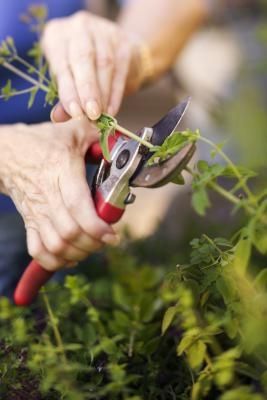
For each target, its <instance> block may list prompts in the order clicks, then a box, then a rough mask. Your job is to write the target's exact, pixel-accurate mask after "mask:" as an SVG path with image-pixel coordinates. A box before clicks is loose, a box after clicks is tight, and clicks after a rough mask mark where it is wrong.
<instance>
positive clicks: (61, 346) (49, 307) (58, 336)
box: [42, 291, 67, 363]
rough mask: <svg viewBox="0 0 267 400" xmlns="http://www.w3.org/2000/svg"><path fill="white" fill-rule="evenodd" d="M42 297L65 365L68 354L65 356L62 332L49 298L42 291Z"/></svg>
mask: <svg viewBox="0 0 267 400" xmlns="http://www.w3.org/2000/svg"><path fill="white" fill-rule="evenodd" d="M42 296H43V300H44V303H45V306H46V309H47V312H48V315H49V318H50V322H51V325H52V329H53V332H54V336H55V339H56V343H57V346H58V349H59V351H60V353H61V355H62V360H63V361H64V363H66V362H67V358H66V354H65V350H64V345H63V341H62V338H61V335H60V332H59V329H58V326H57V323H56V318H55V316H54V313H53V310H52V308H51V305H50V302H49V299H48V296H47V294H46V293H45V292H44V291H42Z"/></svg>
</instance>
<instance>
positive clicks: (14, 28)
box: [0, 0, 85, 213]
mask: <svg viewBox="0 0 267 400" xmlns="http://www.w3.org/2000/svg"><path fill="white" fill-rule="evenodd" d="M38 3H39V4H45V5H46V6H47V8H48V19H52V18H58V17H63V16H68V15H71V14H73V13H74V12H76V11H78V10H79V9H82V8H84V4H85V1H84V0H46V1H44V0H41V1H40V0H34V1H33V0H10V1H0V42H1V41H2V40H3V39H5V38H6V37H7V36H12V37H13V38H14V40H15V44H16V47H17V49H18V53H19V55H20V56H21V57H23V58H25V59H28V61H31V60H30V59H29V58H28V57H27V51H28V50H29V49H30V48H31V47H32V44H33V42H34V41H36V34H35V33H34V32H31V31H30V29H29V26H28V25H27V24H25V23H23V22H22V21H21V19H20V16H21V15H22V14H25V12H26V11H27V9H28V7H29V6H30V5H32V4H38ZM8 79H12V86H13V87H15V88H16V89H17V90H22V89H25V88H27V87H29V84H28V83H26V82H24V81H23V80H22V79H21V78H19V77H17V76H16V75H14V74H12V73H10V72H9V71H7V70H6V69H4V68H3V67H1V66H0V88H1V87H3V86H4V85H5V83H6V81H7V80H8ZM28 98H29V95H28V94H26V95H21V96H16V97H13V98H11V99H9V100H8V101H3V100H0V124H13V123H17V122H24V123H38V122H41V121H46V120H48V119H49V114H50V110H51V107H50V106H46V107H44V94H43V93H41V92H40V93H38V94H37V96H36V100H35V103H34V105H33V107H32V108H30V109H28V106H27V103H28ZM14 210H15V207H14V205H13V203H12V201H11V200H10V199H9V198H8V197H6V196H3V195H0V213H6V212H10V211H12V212H14Z"/></svg>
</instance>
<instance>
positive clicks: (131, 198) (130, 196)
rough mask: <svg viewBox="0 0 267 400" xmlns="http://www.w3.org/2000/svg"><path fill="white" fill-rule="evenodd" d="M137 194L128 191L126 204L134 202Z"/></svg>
mask: <svg viewBox="0 0 267 400" xmlns="http://www.w3.org/2000/svg"><path fill="white" fill-rule="evenodd" d="M135 198H136V195H135V194H133V193H131V192H130V193H128V194H127V196H126V198H125V200H124V204H132V203H133V202H134V201H135Z"/></svg>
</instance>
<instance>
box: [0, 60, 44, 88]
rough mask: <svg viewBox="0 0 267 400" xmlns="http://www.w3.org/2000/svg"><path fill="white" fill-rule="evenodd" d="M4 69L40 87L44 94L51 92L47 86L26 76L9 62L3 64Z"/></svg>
mask: <svg viewBox="0 0 267 400" xmlns="http://www.w3.org/2000/svg"><path fill="white" fill-rule="evenodd" d="M2 66H3V67H5V68H6V69H8V70H9V71H11V72H13V73H14V74H15V75H18V76H19V77H21V78H22V79H24V80H26V81H28V82H30V83H32V84H33V85H34V86H37V87H39V88H40V89H42V90H43V91H44V92H46V93H47V92H49V89H48V87H47V86H45V85H43V84H42V83H40V82H38V81H37V80H36V79H34V78H32V77H31V76H29V75H27V74H25V73H24V72H22V71H20V70H19V69H18V68H16V67H14V66H13V65H12V64H10V63H9V62H7V61H5V62H4V63H3V64H2Z"/></svg>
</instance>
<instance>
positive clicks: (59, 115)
mask: <svg viewBox="0 0 267 400" xmlns="http://www.w3.org/2000/svg"><path fill="white" fill-rule="evenodd" d="M50 119H51V121H52V122H55V123H57V122H66V121H68V120H69V119H71V117H70V116H69V114H68V113H67V112H66V111H65V110H64V108H63V106H62V104H61V103H57V104H56V105H55V106H54V107H53V108H52V110H51V113H50Z"/></svg>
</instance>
